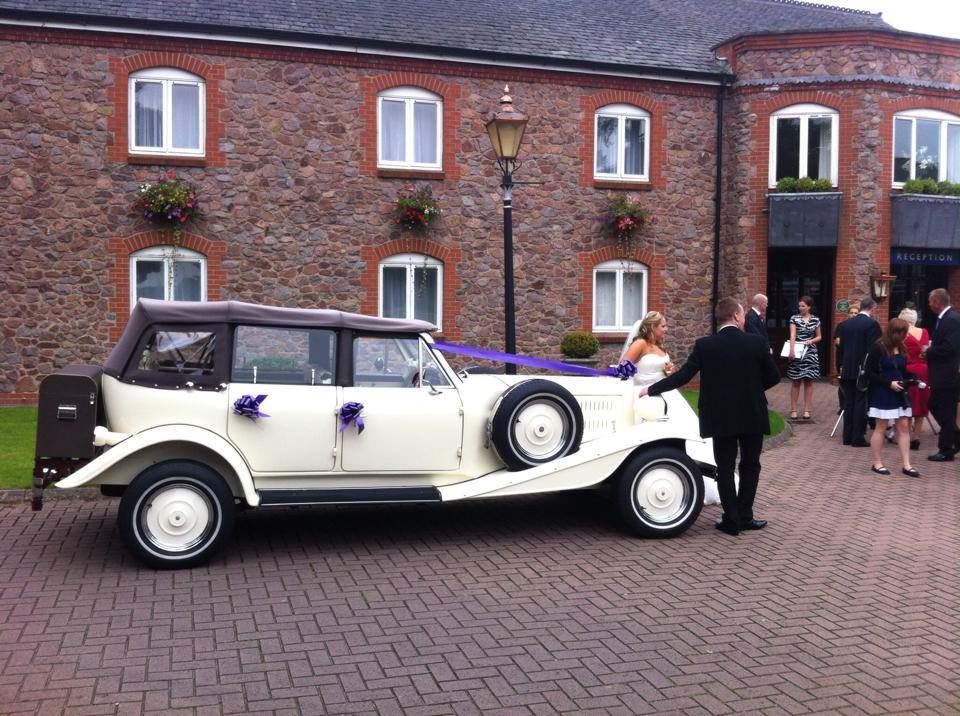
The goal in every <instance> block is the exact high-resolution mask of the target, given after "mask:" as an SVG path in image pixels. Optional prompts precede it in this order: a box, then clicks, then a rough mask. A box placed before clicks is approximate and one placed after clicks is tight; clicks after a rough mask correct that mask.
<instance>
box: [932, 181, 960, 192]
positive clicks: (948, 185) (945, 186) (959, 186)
mask: <svg viewBox="0 0 960 716" xmlns="http://www.w3.org/2000/svg"><path fill="white" fill-rule="evenodd" d="M937 186H938V187H940V193H941V194H943V195H944V196H960V183H953V182H948V181H942V182H940V183H939V184H937Z"/></svg>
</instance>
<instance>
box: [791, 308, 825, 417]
mask: <svg viewBox="0 0 960 716" xmlns="http://www.w3.org/2000/svg"><path fill="white" fill-rule="evenodd" d="M797 310H798V313H796V314H794V315H793V316H791V317H790V340H789V343H790V350H789V353H788V359H789V361H790V362H789V364H787V377H788V378H789V379H790V380H791V384H790V419H791V420H796V419H797V403H798V402H799V400H800V386H801V385H803V419H804V420H809V419H810V408H811V407H812V406H813V381H815V380H816V379H817V378H819V377H820V354H819V353H818V352H817V344H818V343H819V342H820V339H821V338H822V336H821V334H820V319H819V318H817V317H816V316H814V315H813V313H811V311H812V310H813V299H812V298H810V297H809V296H801V297H800V300H799V301H798V302H797Z"/></svg>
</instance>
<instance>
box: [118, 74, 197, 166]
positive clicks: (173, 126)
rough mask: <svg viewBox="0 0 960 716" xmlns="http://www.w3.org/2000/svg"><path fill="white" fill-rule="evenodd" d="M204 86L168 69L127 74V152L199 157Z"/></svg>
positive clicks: (186, 75) (191, 78) (191, 77)
mask: <svg viewBox="0 0 960 716" xmlns="http://www.w3.org/2000/svg"><path fill="white" fill-rule="evenodd" d="M204 87H205V83H204V81H203V78H201V77H197V76H196V75H192V74H190V73H189V72H184V71H183V70H178V69H174V68H172V67H155V68H152V69H149V70H140V71H138V72H133V73H131V75H130V90H129V99H128V102H127V104H128V105H129V108H130V109H129V113H130V114H129V127H130V139H129V147H130V152H131V153H132V154H174V155H185V156H203V154H204V135H205V129H206V127H205V124H206V122H205V117H206V111H205V97H204Z"/></svg>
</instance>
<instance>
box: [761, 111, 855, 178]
mask: <svg viewBox="0 0 960 716" xmlns="http://www.w3.org/2000/svg"><path fill="white" fill-rule="evenodd" d="M839 121H840V116H839V115H838V114H837V113H836V112H834V111H833V110H832V109H830V108H829V107H822V106H820V105H815V104H798V105H794V106H792V107H786V108H784V109H781V110H780V111H778V112H774V114H773V115H772V116H771V117H770V186H773V185H774V184H776V183H777V182H778V181H779V180H780V179H783V178H784V177H796V178H800V177H810V178H811V179H829V180H830V182H831V183H832V184H833V185H834V186H836V184H837V172H838V167H839V164H838V152H837V127H838V125H839Z"/></svg>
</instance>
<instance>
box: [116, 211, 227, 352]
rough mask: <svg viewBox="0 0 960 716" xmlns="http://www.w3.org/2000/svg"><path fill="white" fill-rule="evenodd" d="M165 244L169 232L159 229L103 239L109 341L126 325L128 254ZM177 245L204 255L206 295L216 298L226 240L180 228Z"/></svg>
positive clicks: (222, 278)
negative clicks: (108, 261) (109, 291)
mask: <svg viewBox="0 0 960 716" xmlns="http://www.w3.org/2000/svg"><path fill="white" fill-rule="evenodd" d="M169 245H170V235H169V233H168V232H166V231H159V230H154V231H144V232H141V233H139V234H133V235H132V236H127V237H126V238H115V239H110V240H109V241H108V242H107V249H108V250H109V251H110V253H111V254H113V267H112V268H111V269H110V271H109V273H108V276H107V282H108V284H109V285H111V286H113V287H114V294H113V297H112V298H111V299H110V300H109V303H108V306H109V309H110V314H111V315H112V316H113V317H114V323H113V326H112V327H111V328H110V340H111V341H116V340H117V339H119V338H120V334H121V333H122V332H123V329H124V327H125V326H126V325H127V318H128V317H129V316H130V254H132V253H133V252H135V251H140V250H141V249H149V248H150V247H153V246H169ZM180 245H181V246H183V248H185V249H190V250H191V251H196V252H197V253H198V254H203V255H204V256H205V257H206V259H207V298H208V299H209V300H211V301H218V300H220V299H221V298H222V295H223V287H224V285H225V284H226V274H225V272H224V270H223V261H222V260H223V256H224V254H225V253H226V248H227V246H226V244H225V243H224V242H222V241H209V240H207V239H205V238H203V237H201V236H197V235H196V234H190V233H187V232H184V233H183V234H182V235H181V237H180Z"/></svg>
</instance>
